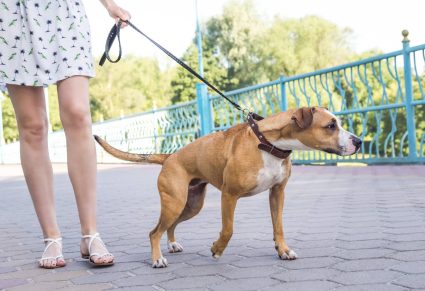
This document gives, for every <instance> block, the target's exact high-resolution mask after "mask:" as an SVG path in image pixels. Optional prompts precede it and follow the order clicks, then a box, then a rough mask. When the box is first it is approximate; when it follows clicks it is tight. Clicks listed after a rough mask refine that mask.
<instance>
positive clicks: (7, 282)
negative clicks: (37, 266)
mask: <svg viewBox="0 0 425 291" xmlns="http://www.w3.org/2000/svg"><path fill="white" fill-rule="evenodd" d="M25 284H28V280H25V279H2V280H0V290H3V289H6V288H11V287H14V286H19V285H25Z"/></svg>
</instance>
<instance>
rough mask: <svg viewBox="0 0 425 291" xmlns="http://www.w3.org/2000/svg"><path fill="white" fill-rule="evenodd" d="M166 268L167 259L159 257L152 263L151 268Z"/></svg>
mask: <svg viewBox="0 0 425 291" xmlns="http://www.w3.org/2000/svg"><path fill="white" fill-rule="evenodd" d="M167 266H168V262H167V259H166V258H164V257H160V258H159V259H158V260H156V261H154V262H153V263H152V268H165V267H167Z"/></svg>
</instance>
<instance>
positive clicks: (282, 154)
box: [247, 112, 292, 159]
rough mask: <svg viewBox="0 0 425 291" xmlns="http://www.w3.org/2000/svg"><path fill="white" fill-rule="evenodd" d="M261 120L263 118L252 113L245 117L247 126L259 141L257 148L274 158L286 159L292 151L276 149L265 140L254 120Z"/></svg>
mask: <svg viewBox="0 0 425 291" xmlns="http://www.w3.org/2000/svg"><path fill="white" fill-rule="evenodd" d="M262 119H263V117H261V116H259V115H257V114H255V113H252V112H250V113H248V116H247V121H248V124H249V126H250V127H251V129H252V131H253V132H254V134H255V136H256V137H257V138H258V140H259V141H260V143H259V144H258V148H259V149H260V150H262V151H265V152H268V153H269V154H271V155H273V156H275V157H276V158H279V159H286V158H287V157H289V155H290V154H291V153H292V151H291V150H282V149H280V148H277V147H275V146H274V145H272V144H271V143H270V142H269V141H268V140H267V139H266V138H265V136H264V135H263V134H262V133H261V131H260V129H259V128H258V124H257V123H256V122H255V120H262Z"/></svg>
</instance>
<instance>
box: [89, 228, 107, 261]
mask: <svg viewBox="0 0 425 291" xmlns="http://www.w3.org/2000/svg"><path fill="white" fill-rule="evenodd" d="M82 238H83V239H85V238H89V239H90V240H89V245H88V251H89V255H90V257H92V256H99V257H102V256H104V255H108V254H109V255H111V253H109V252H106V253H104V254H103V255H101V256H100V255H99V253H92V252H91V246H92V244H93V241H94V240H95V239H97V240H98V241H99V242H100V243H101V244H102V246H103V247H104V248H106V246H105V243H104V242H103V240H102V239H101V238H100V235H99V233H98V232H96V233H95V234H87V235H83V236H82Z"/></svg>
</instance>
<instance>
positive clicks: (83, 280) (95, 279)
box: [71, 272, 131, 285]
mask: <svg viewBox="0 0 425 291" xmlns="http://www.w3.org/2000/svg"><path fill="white" fill-rule="evenodd" d="M127 277H131V274H129V273H126V272H117V273H100V274H93V275H90V274H87V275H86V276H82V277H78V278H74V279H71V281H72V283H74V284H77V285H78V284H93V283H107V282H112V281H114V280H118V279H121V278H127Z"/></svg>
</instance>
